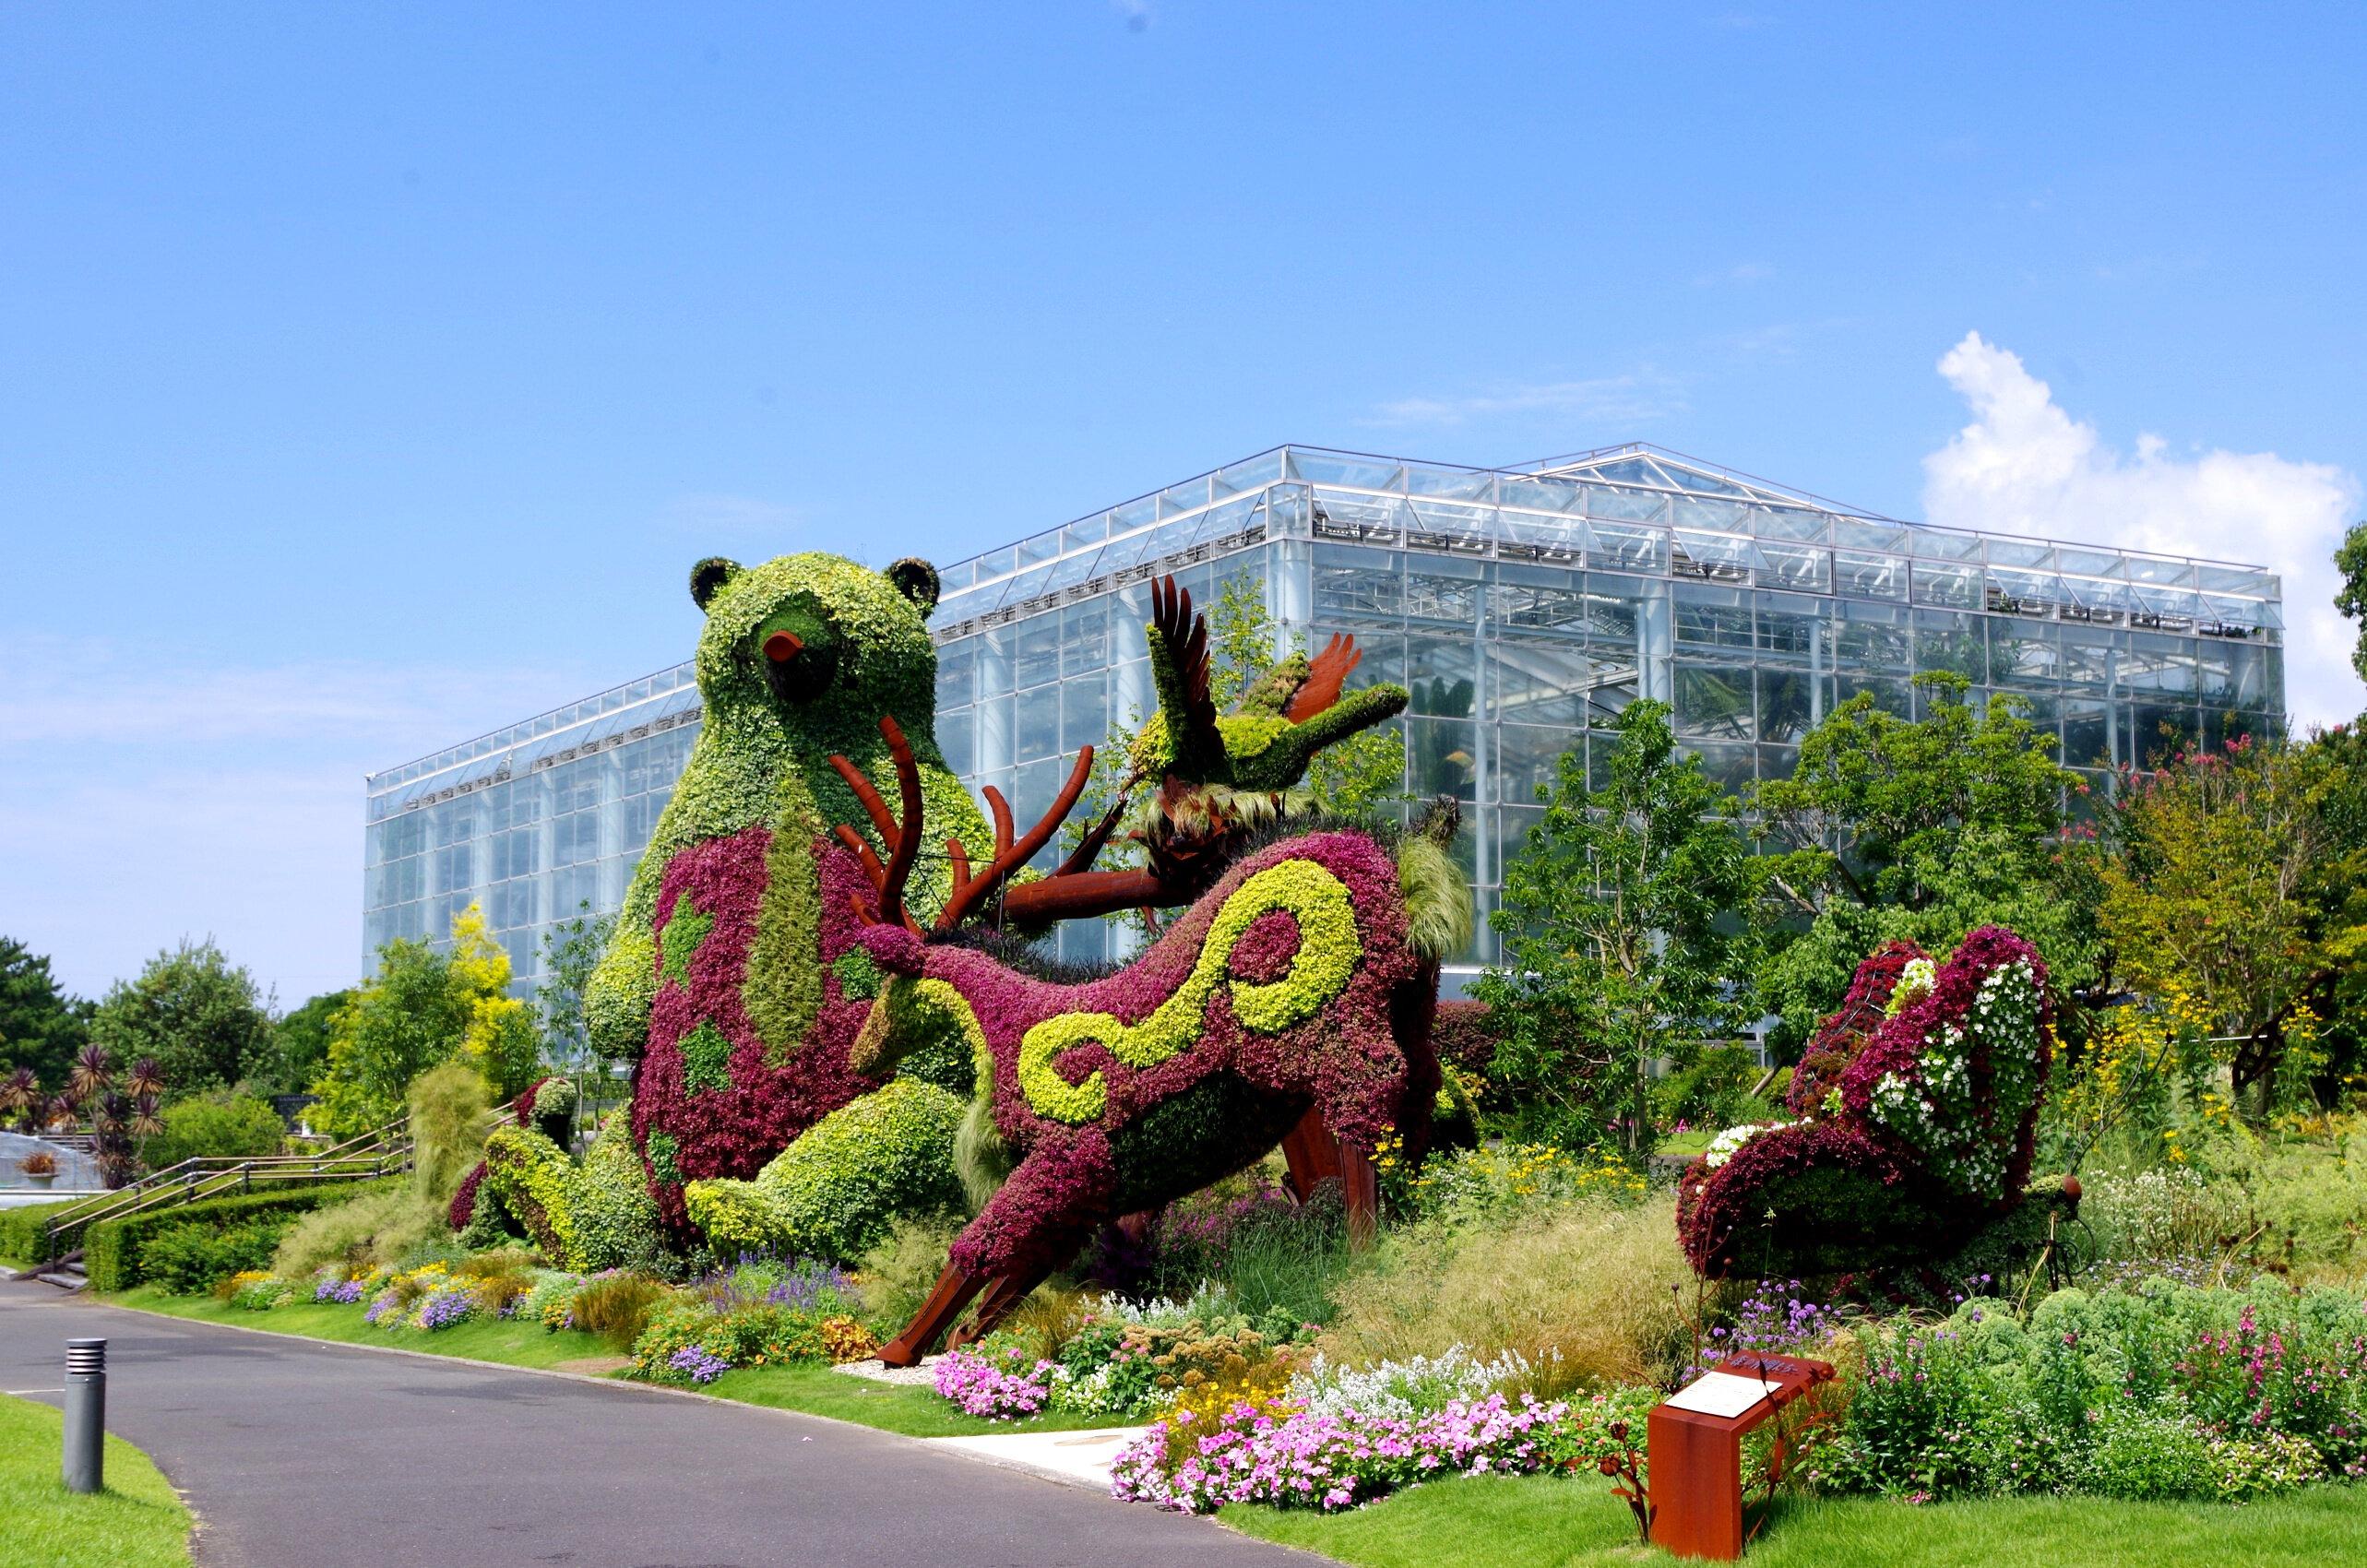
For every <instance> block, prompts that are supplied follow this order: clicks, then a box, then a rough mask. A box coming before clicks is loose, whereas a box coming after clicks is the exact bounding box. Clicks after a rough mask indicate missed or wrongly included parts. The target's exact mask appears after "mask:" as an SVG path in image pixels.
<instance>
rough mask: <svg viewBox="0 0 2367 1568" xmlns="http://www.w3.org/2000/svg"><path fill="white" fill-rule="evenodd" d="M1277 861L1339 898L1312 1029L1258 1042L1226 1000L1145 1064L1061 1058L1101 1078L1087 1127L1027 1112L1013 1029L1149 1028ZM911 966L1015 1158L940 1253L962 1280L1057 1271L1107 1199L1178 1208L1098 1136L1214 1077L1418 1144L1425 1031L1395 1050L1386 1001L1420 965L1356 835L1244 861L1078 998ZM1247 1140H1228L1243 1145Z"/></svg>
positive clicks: (1395, 905)
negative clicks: (1074, 1024)
mask: <svg viewBox="0 0 2367 1568" xmlns="http://www.w3.org/2000/svg"><path fill="white" fill-rule="evenodd" d="M1292 860H1303V861H1313V862H1314V863H1315V864H1318V865H1320V866H1322V867H1323V868H1325V869H1326V871H1328V872H1330V873H1332V874H1333V875H1335V876H1337V877H1338V879H1339V881H1340V882H1341V883H1342V884H1343V885H1345V886H1346V888H1347V890H1348V894H1349V897H1350V903H1351V904H1352V906H1353V908H1354V910H1355V919H1356V932H1357V940H1358V945H1359V951H1360V955H1361V956H1360V959H1359V961H1358V964H1357V966H1356V969H1355V972H1354V973H1353V975H1352V976H1351V977H1350V980H1348V983H1347V986H1346V989H1344V990H1343V991H1342V992H1340V993H1339V994H1338V996H1336V997H1334V998H1333V999H1332V1000H1331V1001H1330V1002H1329V1003H1327V1004H1325V1006H1324V1007H1323V1008H1322V1009H1321V1010H1320V1011H1318V1012H1317V1013H1315V1014H1314V1016H1311V1017H1308V1018H1306V1019H1304V1020H1302V1021H1301V1022H1299V1023H1296V1024H1293V1025H1291V1026H1290V1027H1289V1028H1284V1029H1281V1030H1279V1031H1278V1032H1275V1033H1272V1034H1265V1033H1260V1032H1257V1031H1255V1030H1252V1029H1250V1028H1246V1027H1245V1026H1244V1025H1243V1023H1242V1022H1241V1020H1240V1019H1239V1018H1238V1017H1237V1016H1235V1015H1234V1013H1233V1010H1232V1006H1231V1000H1230V998H1229V997H1228V996H1226V995H1224V994H1219V995H1218V996H1217V997H1216V998H1214V999H1212V1000H1211V1001H1210V1003H1209V1004H1208V1005H1207V1012H1206V1014H1205V1015H1204V1016H1203V1017H1202V1018H1201V1020H1200V1021H1199V1028H1198V1030H1197V1032H1196V1036H1195V1039H1193V1041H1192V1043H1191V1044H1190V1045H1189V1046H1188V1047H1187V1048H1186V1049H1184V1050H1183V1051H1179V1052H1177V1053H1176V1054H1175V1055H1173V1056H1171V1057H1168V1058H1167V1059H1165V1060H1163V1061H1160V1062H1159V1063H1155V1064H1153V1065H1151V1066H1148V1067H1143V1068H1136V1067H1133V1066H1130V1065H1127V1064H1125V1063H1121V1062H1119V1061H1118V1060H1117V1059H1116V1057H1115V1056H1114V1055H1113V1054H1112V1053H1111V1052H1110V1051H1108V1050H1106V1049H1105V1048H1103V1047H1100V1046H1098V1045H1090V1044H1088V1045H1081V1046H1077V1047H1075V1048H1073V1049H1072V1050H1071V1051H1069V1052H1068V1053H1067V1054H1066V1056H1065V1059H1064V1061H1063V1063H1062V1065H1063V1066H1064V1067H1065V1068H1069V1069H1072V1070H1076V1071H1082V1070H1088V1069H1090V1070H1095V1071H1099V1072H1100V1073H1101V1074H1102V1075H1103V1076H1104V1079H1105V1082H1106V1084H1107V1086H1108V1088H1107V1103H1106V1106H1105V1109H1104V1110H1103V1112H1102V1114H1101V1116H1100V1118H1099V1119H1098V1120H1097V1121H1094V1122H1090V1123H1085V1124H1083V1125H1070V1124H1067V1123H1062V1122H1059V1121H1056V1120H1054V1119H1052V1118H1049V1117H1045V1116H1041V1115H1039V1114H1038V1113H1037V1112H1036V1111H1035V1110H1034V1108H1033V1107H1032V1106H1031V1105H1030V1104H1029V1101H1028V1099H1027V1096H1026V1094H1025V1093H1024V1092H1023V1091H1022V1090H1021V1088H1020V1087H1019V1083H1018V1053H1019V1044H1020V1041H1021V1039H1022V1038H1023V1037H1024V1036H1025V1035H1026V1034H1027V1032H1028V1030H1029V1028H1033V1027H1034V1026H1035V1025H1037V1024H1039V1023H1041V1022H1043V1021H1044V1020H1046V1019H1048V1018H1053V1017H1058V1016H1064V1015H1068V1014H1076V1013H1107V1014H1110V1015H1112V1016H1115V1017H1117V1018H1119V1019H1121V1020H1123V1021H1126V1022H1129V1023H1137V1022H1140V1021H1141V1020H1142V1019H1144V1018H1146V1017H1148V1016H1150V1014H1151V1013H1152V1012H1154V1011H1155V1010H1156V1009H1157V1008H1158V1007H1159V1006H1160V1004H1162V1003H1164V1002H1165V1001H1167V999H1168V998H1170V997H1171V996H1172V995H1173V994H1174V993H1175V992H1176V991H1177V990H1178V989H1180V988H1181V987H1182V986H1183V984H1184V980H1186V979H1187V977H1188V976H1189V975H1190V973H1191V970H1192V967H1193V965H1194V964H1195V963H1196V962H1197V961H1198V959H1199V956H1200V952H1201V949H1202V948H1203V946H1204V945H1205V944H1206V943H1207V936H1208V931H1209V928H1210V926H1211V925H1212V924H1213V923H1214V921H1215V920H1216V916H1217V911H1218V910H1219V909H1221V908H1222V907H1223V906H1224V903H1225V901H1226V899H1228V898H1229V897H1231V896H1232V894H1233V893H1234V892H1235V891H1236V890H1237V889H1238V888H1239V887H1240V886H1241V885H1242V884H1243V883H1244V882H1246V881H1247V880H1248V879H1249V878H1250V877H1251V876H1253V875H1255V874H1256V873H1259V872H1262V871H1264V870H1266V869H1267V868H1268V867H1271V866H1276V865H1279V864H1281V863H1283V862H1284V861H1292ZM1286 926H1287V927H1288V931H1287V932H1286V931H1285V927H1286ZM1296 935H1297V927H1296V925H1295V923H1294V922H1290V921H1269V922H1267V926H1266V929H1265V930H1264V931H1263V932H1260V939H1259V943H1258V944H1257V948H1258V951H1255V952H1253V954H1252V955H1251V958H1252V961H1253V963H1255V962H1256V961H1260V960H1263V961H1267V962H1271V961H1272V960H1274V959H1275V957H1276V956H1277V955H1278V954H1279V952H1280V951H1281V950H1282V949H1283V947H1284V945H1285V944H1287V943H1289V942H1291V941H1294V940H1295V939H1296ZM888 945H890V944H889V943H887V942H886V941H883V942H881V943H880V944H878V945H877V946H875V947H874V949H873V953H874V959H875V960H876V961H879V962H881V963H882V964H883V965H884V966H886V965H888V964H889V962H890V960H891V959H894V960H897V961H900V962H906V963H909V961H910V953H909V952H899V953H891V954H886V956H883V954H882V951H881V949H883V948H886V946H888ZM895 945H898V946H899V947H901V946H906V945H909V944H895ZM1238 951H1239V950H1238V947H1237V948H1236V952H1237V953H1238ZM922 960H923V968H924V969H925V971H926V973H927V974H928V975H930V976H931V977H932V978H934V979H938V980H946V981H948V982H949V983H951V984H952V985H953V986H954V988H955V989H956V990H958V992H961V994H962V996H963V998H964V999H965V1000H966V1001H968V1002H969V1004H970V1006H971V1008H972V1009H973V1010H974V1011H975V1013H976V1014H977V1016H978V1021H979V1025H980V1027H981V1029H982V1030H983V1032H984V1034H985V1036H986V1042H987V1047H988V1050H989V1051H990V1053H991V1054H992V1056H993V1111H994V1122H995V1125H996V1127H997V1129H998V1130H999V1131H1000V1132H1001V1133H1002V1134H1003V1136H1004V1138H1005V1141H1007V1142H1008V1143H1010V1144H1011V1145H1012V1146H1013V1147H1015V1148H1017V1149H1019V1150H1022V1151H1023V1158H1022V1159H1021V1160H1020V1162H1019V1166H1018V1168H1017V1170H1014V1171H1013V1172H1012V1175H1011V1178H1010V1180H1009V1181H1008V1182H1005V1184H1004V1186H1003V1188H1002V1190H1001V1191H1000V1192H998V1193H997V1194H995V1196H994V1197H993V1200H992V1201H991V1202H989V1203H988V1204H987V1206H986V1207H985V1209H984V1210H983V1211H982V1212H981V1214H980V1215H979V1217H978V1218H976V1219H974V1220H972V1221H971V1222H970V1224H969V1227H968V1228H967V1229H964V1230H963V1231H962V1233H961V1235H960V1237H959V1238H958V1239H957V1241H955V1243H954V1250H953V1257H954V1262H955V1263H956V1264H957V1265H959V1266H960V1267H962V1268H963V1269H965V1270H967V1271H969V1272H970V1273H973V1274H984V1275H1000V1274H1007V1273H1010V1272H1013V1271H1014V1270H1016V1269H1018V1268H1022V1267H1025V1266H1027V1265H1030V1264H1041V1263H1045V1262H1051V1263H1055V1264H1057V1263H1063V1262H1065V1261H1066V1260H1067V1259H1069V1258H1071V1257H1073V1256H1075V1255H1076V1250H1077V1248H1078V1247H1079V1246H1080V1245H1082V1244H1083V1242H1084V1241H1085V1240H1086V1238H1087V1237H1088V1236H1089V1235H1090V1234H1091V1233H1092V1230H1093V1229H1094V1227H1096V1226H1097V1225H1099V1224H1100V1223H1102V1222H1103V1221H1105V1220H1108V1219H1110V1218H1114V1216H1115V1214H1116V1205H1117V1201H1118V1197H1119V1194H1121V1193H1130V1194H1133V1196H1134V1198H1135V1199H1136V1201H1139V1200H1141V1199H1142V1198H1143V1197H1145V1196H1148V1197H1151V1198H1153V1199H1160V1200H1163V1199H1165V1198H1168V1197H1173V1196H1180V1195H1181V1194H1180V1193H1157V1192H1151V1193H1148V1194H1145V1193H1143V1192H1140V1191H1138V1190H1137V1188H1138V1186H1139V1181H1140V1175H1141V1173H1139V1172H1136V1171H1131V1170H1128V1171H1121V1170H1119V1169H1118V1165H1117V1157H1116V1154H1115V1153H1114V1151H1113V1149H1112V1144H1111V1135H1112V1134H1113V1133H1116V1132H1118V1131H1119V1130H1120V1129H1122V1128H1124V1126H1126V1124H1127V1123H1132V1122H1134V1121H1135V1120H1136V1118H1138V1117H1140V1116H1141V1115H1143V1114H1144V1113H1145V1112H1147V1111H1149V1110H1151V1109H1152V1108H1153V1107H1156V1106H1159V1105H1162V1104H1165V1103H1167V1102H1169V1101H1172V1099H1175V1098H1176V1097H1177V1096H1179V1095H1181V1094H1183V1093H1184V1092H1185V1091H1186V1090H1188V1089H1190V1088H1192V1087H1195V1086H1196V1085H1198V1084H1200V1083H1202V1082H1204V1081H1206V1080H1207V1079H1208V1078H1209V1077H1211V1076H1212V1075H1216V1074H1219V1073H1231V1074H1233V1075H1236V1076H1238V1077H1239V1078H1241V1079H1242V1080H1243V1081H1244V1082H1246V1083H1247V1084H1249V1085H1250V1086H1252V1087H1255V1088H1256V1089H1258V1090H1261V1091H1263V1092H1264V1093H1265V1094H1267V1095H1268V1096H1272V1097H1274V1098H1275V1099H1276V1100H1277V1101H1278V1102H1284V1103H1287V1102H1288V1101H1290V1100H1292V1099H1296V1100H1298V1101H1299V1103H1301V1104H1304V1103H1306V1102H1307V1101H1308V1100H1312V1101H1313V1103H1314V1107H1315V1108H1316V1109H1317V1110H1319V1111H1321V1112H1322V1114H1323V1119H1324V1124H1325V1125H1326V1127H1328V1128H1329V1129H1330V1130H1331V1131H1332V1132H1334V1133H1336V1134H1338V1135H1339V1136H1340V1137H1342V1138H1344V1139H1346V1140H1348V1141H1349V1142H1350V1143H1353V1144H1357V1145H1360V1146H1365V1147H1371V1146H1373V1145H1374V1143H1376V1142H1377V1141H1378V1140H1379V1139H1380V1138H1381V1137H1382V1136H1384V1135H1386V1134H1389V1133H1391V1132H1392V1131H1395V1132H1397V1133H1398V1134H1402V1135H1403V1136H1405V1137H1407V1138H1409V1139H1418V1138H1419V1137H1421V1135H1422V1134H1423V1130H1424V1129H1426V1128H1427V1126H1428V1110H1429V1105H1430V1100H1431V1097H1432V1096H1433V1094H1435V1092H1436V1090H1437V1087H1438V1070H1437V1064H1436V1062H1435V1060H1434V1059H1433V1058H1432V1057H1431V1056H1430V1054H1429V1052H1428V1050H1427V1032H1426V1028H1425V1029H1424V1031H1423V1032H1422V1033H1421V1036H1420V1037H1419V1038H1418V1039H1416V1038H1409V1039H1408V1040H1407V1041H1405V1042H1403V1043H1402V1044H1401V1043H1400V1041H1399V1040H1398V1027H1399V1020H1398V1018H1397V1016H1395V1011H1394V1004H1395V1003H1396V1002H1397V1000H1398V991H1399V989H1400V988H1401V987H1403V986H1406V985H1409V984H1416V983H1419V980H1420V975H1421V965H1420V961H1419V960H1418V959H1417V958H1416V956H1414V954H1413V953H1412V951H1411V950H1410V949H1409V947H1408V945H1407V940H1406V921H1405V907H1404V899H1403V897H1402V896H1401V895H1400V893H1399V892H1398V880H1397V867H1396V861H1394V860H1393V859H1392V858H1391V856H1390V855H1389V853H1388V851H1387V850H1386V849H1384V848H1383V847H1382V846H1381V845H1380V844H1378V843H1376V842H1375V841H1374V840H1373V839H1371V838H1369V837H1364V836H1362V835H1360V834H1353V833H1313V834H1307V835H1305V836H1303V837H1297V838H1291V839H1287V840H1284V841H1283V842H1281V843H1278V844H1274V845H1270V846H1268V847H1267V848H1266V849H1261V850H1259V851H1257V852H1256V853H1255V854H1252V855H1249V856H1247V857H1245V858H1244V859H1243V861H1241V862H1240V863H1239V864H1237V865H1235V866H1234V867H1232V869H1231V870H1230V871H1229V872H1227V873H1226V874H1225V876H1224V878H1223V879H1222V880H1220V881H1219V883H1218V884H1217V885H1216V886H1215V887H1214V888H1212V889H1211V890H1209V891H1208V892H1207V894H1205V895H1203V896H1202V897H1201V898H1200V899H1199V901H1198V902H1197V903H1195V904H1194V905H1193V906H1192V908H1191V909H1189V910H1187V911H1186V912H1185V913H1184V914H1183V915H1182V916H1180V917H1179V918H1178V919H1177V920H1176V921H1174V922H1173V923H1172V925H1170V926H1169V927H1168V928H1167V931H1166V932H1165V933H1164V934H1163V935H1162V936H1161V937H1160V940H1159V942H1158V943H1157V944H1155V945H1153V946H1152V948H1151V949H1150V951H1149V952H1148V953H1146V954H1144V955H1143V956H1141V957H1140V958H1138V959H1136V961H1135V962H1134V963H1132V964H1130V965H1128V966H1127V967H1126V968H1124V969H1123V970H1121V971H1120V972H1119V973H1117V974H1114V975H1112V976H1109V977H1108V978H1106V979H1103V980H1094V981H1092V982H1089V983H1088V984H1085V985H1076V986H1064V985H1055V984H1052V983H1050V982H1047V981H1043V980H1036V979H1034V978H1032V977H1030V976H1028V975H1024V974H1021V973H1018V972H1017V971H1015V970H1012V969H1009V968H1005V967H1004V966H1003V965H1001V964H999V963H997V962H996V961H995V960H994V959H993V957H991V956H988V955H986V954H984V953H981V952H978V951H976V950H974V949H970V948H967V947H961V946H957V945H952V944H931V945H928V946H927V947H925V948H923V949H922ZM1425 1016H1426V1010H1425ZM1409 1048H1413V1049H1411V1051H1410V1055H1409ZM1072 1081H1073V1080H1072ZM1262 1133H1263V1129H1258V1128H1244V1129H1243V1136H1244V1137H1245V1138H1250V1137H1255V1136H1257V1135H1260V1134H1262ZM1252 1152H1254V1151H1252ZM1195 1184H1196V1183H1195Z"/></svg>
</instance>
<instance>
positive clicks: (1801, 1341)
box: [1702, 1279, 1840, 1371]
mask: <svg viewBox="0 0 2367 1568" xmlns="http://www.w3.org/2000/svg"><path fill="white" fill-rule="evenodd" d="M1839 1325H1840V1320H1839V1318H1838V1315H1837V1314H1836V1313H1834V1312H1833V1310H1832V1309H1831V1308H1830V1307H1826V1306H1821V1305H1819V1304H1818V1303H1816V1302H1814V1301H1806V1300H1803V1299H1802V1294H1801V1284H1800V1281H1799V1280H1797V1279H1786V1280H1775V1279H1762V1280H1760V1281H1759V1283H1758V1284H1757V1286H1756V1287H1754V1289H1752V1291H1751V1293H1750V1294H1749V1295H1748V1296H1746V1297H1744V1298H1743V1304H1742V1305H1741V1306H1739V1307H1737V1308H1736V1309H1735V1310H1734V1324H1733V1326H1732V1327H1731V1328H1725V1327H1720V1328H1713V1329H1711V1330H1710V1331H1709V1343H1708V1344H1707V1345H1705V1346H1703V1347H1702V1349H1703V1352H1704V1354H1703V1360H1705V1361H1707V1363H1708V1364H1709V1365H1712V1366H1714V1365H1716V1364H1717V1363H1718V1362H1719V1361H1722V1360H1725V1359H1726V1358H1727V1357H1729V1356H1738V1355H1776V1356H1780V1355H1786V1354H1789V1353H1790V1352H1792V1351H1796V1350H1814V1349H1816V1348H1819V1347H1821V1346H1823V1345H1824V1343H1825V1342H1826V1340H1827V1339H1829V1338H1831V1337H1832V1336H1833V1332H1834V1330H1835V1329H1837V1328H1838V1326H1839ZM1704 1370H1705V1371H1706V1370H1707V1368H1705V1369H1704Z"/></svg>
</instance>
